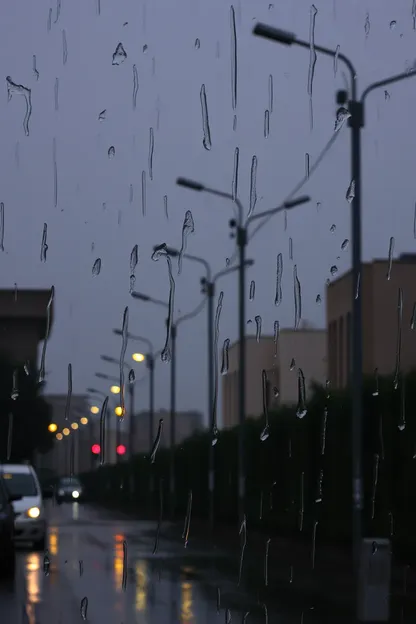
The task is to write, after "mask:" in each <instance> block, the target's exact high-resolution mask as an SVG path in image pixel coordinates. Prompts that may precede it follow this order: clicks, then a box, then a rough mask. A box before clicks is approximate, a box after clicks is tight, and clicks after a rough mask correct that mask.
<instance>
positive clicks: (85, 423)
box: [79, 416, 88, 425]
mask: <svg viewBox="0 0 416 624" xmlns="http://www.w3.org/2000/svg"><path fill="white" fill-rule="evenodd" d="M79 422H80V423H81V425H88V418H86V416H83V417H82V418H80V420H79Z"/></svg>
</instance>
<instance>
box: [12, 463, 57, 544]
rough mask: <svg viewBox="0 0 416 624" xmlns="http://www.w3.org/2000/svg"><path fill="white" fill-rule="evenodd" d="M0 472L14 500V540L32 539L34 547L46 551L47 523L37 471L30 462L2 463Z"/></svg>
mask: <svg viewBox="0 0 416 624" xmlns="http://www.w3.org/2000/svg"><path fill="white" fill-rule="evenodd" d="M0 475H1V476H2V478H3V480H4V484H5V486H6V488H7V490H8V491H9V493H10V494H11V496H21V498H20V500H17V501H14V502H13V503H12V504H13V509H14V539H15V541H16V542H17V541H19V542H20V541H22V542H23V541H25V542H26V541H27V542H32V543H33V545H34V547H35V548H36V550H45V545H46V535H47V522H46V518H45V508H44V504H43V496H42V489H41V486H40V483H39V480H38V477H37V474H36V472H35V470H34V468H33V467H32V466H30V465H29V464H3V465H2V466H1V467H0Z"/></svg>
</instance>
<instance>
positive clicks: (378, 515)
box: [86, 372, 416, 553]
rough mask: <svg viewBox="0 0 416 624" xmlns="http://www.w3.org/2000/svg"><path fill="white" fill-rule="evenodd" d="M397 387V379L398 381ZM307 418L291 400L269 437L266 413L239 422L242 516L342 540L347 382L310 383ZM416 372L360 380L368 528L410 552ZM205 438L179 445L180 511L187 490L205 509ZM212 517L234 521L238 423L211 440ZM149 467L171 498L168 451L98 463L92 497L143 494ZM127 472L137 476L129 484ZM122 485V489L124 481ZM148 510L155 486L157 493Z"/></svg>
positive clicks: (346, 504)
mask: <svg viewBox="0 0 416 624" xmlns="http://www.w3.org/2000/svg"><path fill="white" fill-rule="evenodd" d="M396 386H397V387H396ZM312 390H313V391H312V395H311V398H310V400H309V401H308V405H307V408H308V409H307V414H306V415H305V416H304V418H301V419H299V418H297V417H296V406H283V407H281V408H280V409H279V410H278V411H276V412H275V413H273V414H271V415H270V417H269V425H270V435H269V437H268V438H267V440H265V441H261V439H260V434H261V432H262V430H263V428H264V425H265V423H264V418H263V416H260V418H258V419H248V420H247V422H246V426H245V436H244V439H245V457H246V493H247V499H246V515H247V522H248V523H249V524H250V526H252V527H257V528H261V527H263V528H264V529H265V530H267V531H268V533H271V532H273V531H276V532H279V533H280V534H282V533H291V534H298V535H299V536H300V537H302V536H304V537H305V538H306V539H310V538H311V534H312V531H313V530H317V532H318V533H317V534H318V536H319V538H320V539H326V540H337V541H338V542H339V541H346V542H348V541H349V539H350V536H351V510H352V461H351V459H352V455H351V429H352V426H351V420H352V418H351V415H352V414H351V393H350V389H348V388H347V389H346V390H343V391H334V390H332V389H331V388H330V387H329V388H324V387H322V386H319V385H315V386H314V387H313V389H312ZM415 414H416V372H412V373H409V374H408V375H406V376H405V377H400V378H399V379H398V383H395V380H394V379H393V378H392V377H389V378H387V377H380V378H377V377H371V378H368V379H365V383H364V391H363V414H362V425H363V428H362V431H363V455H362V459H363V474H364V495H365V501H364V511H363V521H364V530H365V533H366V534H367V535H372V536H374V535H377V536H379V537H382V536H385V537H390V538H392V539H393V542H395V545H396V547H397V548H405V549H406V551H407V552H408V550H409V548H411V547H413V549H414V551H415V553H416V538H415V534H414V525H415V521H416V416H415ZM210 445H211V436H210V435H209V434H208V433H205V434H199V435H196V436H193V437H192V438H190V439H188V440H187V441H185V443H183V444H181V445H180V446H178V447H177V448H176V452H175V468H176V487H177V497H176V502H177V511H179V512H180V513H185V510H186V504H187V497H188V491H189V490H190V489H192V491H193V511H192V513H193V514H194V515H200V516H204V517H207V516H208V501H209V498H208V467H209V449H210ZM214 451H215V516H216V518H217V520H230V521H236V519H237V509H238V505H237V502H238V501H237V495H238V494H237V493H238V461H237V459H238V427H236V428H234V429H231V430H224V431H222V432H221V433H220V437H219V440H218V443H217V445H216V446H215V449H214ZM151 471H152V472H153V477H154V480H156V482H157V481H158V479H159V478H163V484H164V486H163V487H164V493H165V496H166V500H168V498H167V496H168V484H169V451H168V450H162V451H159V452H158V455H157V459H156V463H155V464H153V465H152V464H150V463H149V461H148V459H147V458H144V457H143V456H141V457H139V456H138V457H136V458H134V459H133V460H132V462H131V463H125V464H122V465H119V466H107V467H103V468H101V469H100V470H98V471H96V472H95V473H91V474H89V475H86V483H89V486H90V489H91V492H92V493H93V495H94V496H96V497H98V498H100V497H101V498H102V499H103V498H104V497H106V499H107V500H108V499H109V498H111V497H113V498H114V500H115V501H117V503H118V504H120V503H122V502H123V500H126V498H127V497H130V498H132V499H133V500H134V501H136V502H137V503H139V504H140V505H142V504H143V502H145V501H146V498H147V497H148V496H149V494H148V488H149V483H150V482H151V480H150V479H149V477H150V474H151ZM131 479H133V482H134V483H135V487H134V489H131V486H130V485H129V483H131V482H132V481H131ZM122 484H123V487H121V485H122ZM153 505H154V507H153V508H154V509H157V507H158V493H157V492H156V493H154V500H153Z"/></svg>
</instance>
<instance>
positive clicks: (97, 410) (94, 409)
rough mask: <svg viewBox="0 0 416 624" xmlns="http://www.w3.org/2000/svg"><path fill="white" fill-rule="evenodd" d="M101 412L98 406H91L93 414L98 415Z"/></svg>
mask: <svg viewBox="0 0 416 624" xmlns="http://www.w3.org/2000/svg"><path fill="white" fill-rule="evenodd" d="M99 411H100V408H99V407H97V406H96V405H91V407H90V412H91V414H98V412H99Z"/></svg>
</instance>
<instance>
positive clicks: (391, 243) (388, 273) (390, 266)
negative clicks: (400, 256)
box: [386, 236, 394, 280]
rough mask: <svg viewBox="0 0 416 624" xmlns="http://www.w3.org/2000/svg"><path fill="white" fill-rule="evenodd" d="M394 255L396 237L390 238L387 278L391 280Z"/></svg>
mask: <svg viewBox="0 0 416 624" xmlns="http://www.w3.org/2000/svg"><path fill="white" fill-rule="evenodd" d="M393 254H394V237H393V236H392V237H391V238H390V243H389V258H388V267H387V275H386V278H387V279H388V280H389V279H390V278H391V268H392V266H393Z"/></svg>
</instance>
